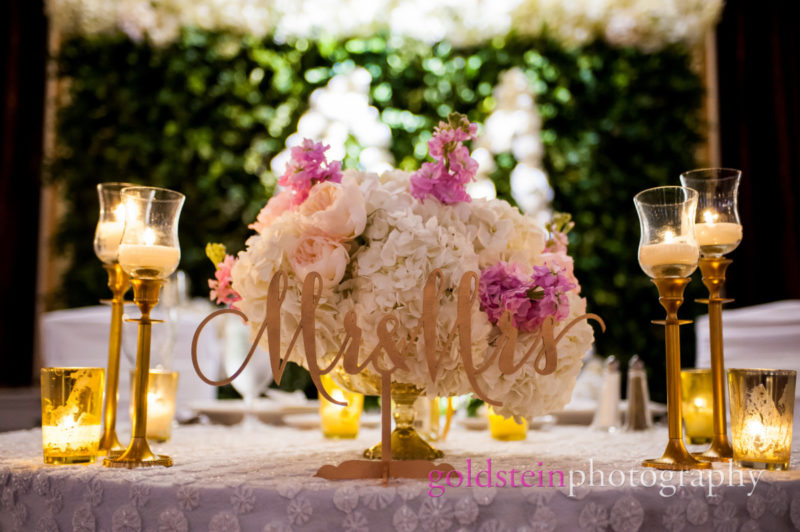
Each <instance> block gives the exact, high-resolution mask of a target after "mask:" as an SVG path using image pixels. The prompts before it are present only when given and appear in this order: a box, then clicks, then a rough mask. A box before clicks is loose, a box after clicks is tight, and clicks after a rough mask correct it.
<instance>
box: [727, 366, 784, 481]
mask: <svg viewBox="0 0 800 532" xmlns="http://www.w3.org/2000/svg"><path fill="white" fill-rule="evenodd" d="M796 379H797V372H795V371H793V370H779V369H775V370H773V369H730V370H728V393H729V395H730V408H731V435H732V437H733V441H732V445H733V461H734V462H735V463H736V465H738V466H740V467H752V468H756V469H769V470H785V469H789V459H790V457H791V452H792V420H793V416H794V391H795V383H796Z"/></svg>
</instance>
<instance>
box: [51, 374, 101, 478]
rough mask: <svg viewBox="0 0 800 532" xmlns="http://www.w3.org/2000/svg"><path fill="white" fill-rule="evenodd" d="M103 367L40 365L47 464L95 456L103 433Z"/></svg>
mask: <svg viewBox="0 0 800 532" xmlns="http://www.w3.org/2000/svg"><path fill="white" fill-rule="evenodd" d="M104 380H105V372H104V370H103V368H42V370H41V388H42V451H43V456H44V462H45V463H46V464H80V463H88V462H93V461H94V460H95V459H96V458H97V451H98V448H99V446H100V438H101V436H102V434H103V430H102V415H103V389H104Z"/></svg>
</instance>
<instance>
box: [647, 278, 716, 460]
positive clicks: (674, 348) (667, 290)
mask: <svg viewBox="0 0 800 532" xmlns="http://www.w3.org/2000/svg"><path fill="white" fill-rule="evenodd" d="M652 281H653V282H654V283H655V285H656V287H658V295H659V298H658V301H659V303H661V306H662V307H664V310H666V311H667V319H666V320H654V321H653V323H654V324H656V325H663V326H664V329H665V337H666V338H665V340H666V354H667V422H668V424H669V441H668V442H667V448H666V449H665V450H664V454H663V455H662V456H661V458H650V459H648V460H645V461H643V462H642V465H643V466H646V467H654V468H656V469H670V470H674V471H680V470H688V469H708V468H710V467H711V464H710V463H709V462H701V461H700V460H698V459H696V458H694V457H693V456H692V455H691V454H689V451H687V450H686V446H685V445H684V444H683V427H682V424H681V423H682V420H681V344H680V326H681V325H686V324H688V323H692V321H691V320H679V319H678V308H680V306H681V305H682V304H683V292H684V290H685V289H686V285H688V284H689V278H688V277H656V278H655V279H652Z"/></svg>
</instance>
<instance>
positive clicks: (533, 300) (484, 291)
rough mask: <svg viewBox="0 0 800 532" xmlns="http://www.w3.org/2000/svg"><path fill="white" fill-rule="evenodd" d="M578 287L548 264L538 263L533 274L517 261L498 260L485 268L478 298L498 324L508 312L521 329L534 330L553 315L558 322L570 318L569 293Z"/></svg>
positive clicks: (492, 320)
mask: <svg viewBox="0 0 800 532" xmlns="http://www.w3.org/2000/svg"><path fill="white" fill-rule="evenodd" d="M574 288H575V284H574V283H572V282H570V281H569V279H568V278H567V277H566V276H565V275H563V272H561V271H554V270H551V269H550V268H548V267H547V266H534V268H533V275H532V276H530V277H529V276H527V275H525V273H524V272H523V271H522V268H521V267H520V266H519V265H518V264H516V263H507V262H498V263H497V264H495V265H494V266H490V267H488V268H485V269H483V270H481V278H480V285H479V287H478V297H479V299H480V306H481V310H483V311H484V312H486V315H487V316H488V317H489V321H490V322H491V323H495V324H496V323H497V322H498V321H499V320H500V317H501V316H502V315H503V313H504V312H506V311H508V312H511V315H512V318H513V322H514V326H515V327H516V328H517V329H518V330H519V331H520V332H530V331H533V330H536V329H538V328H539V327H540V326H541V325H542V323H543V322H544V320H545V318H547V317H549V316H552V317H553V318H555V320H556V321H557V322H559V321H561V320H563V319H564V318H566V317H567V315H568V314H569V301H568V299H567V292H569V291H570V290H572V289H574Z"/></svg>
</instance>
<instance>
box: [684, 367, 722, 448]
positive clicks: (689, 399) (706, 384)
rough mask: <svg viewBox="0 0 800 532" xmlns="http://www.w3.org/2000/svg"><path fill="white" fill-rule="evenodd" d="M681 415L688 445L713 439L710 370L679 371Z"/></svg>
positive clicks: (712, 401)
mask: <svg viewBox="0 0 800 532" xmlns="http://www.w3.org/2000/svg"><path fill="white" fill-rule="evenodd" d="M681 413H682V414H683V428H684V429H685V431H686V437H687V438H688V440H689V443H692V444H695V445H698V444H703V443H709V442H710V441H711V440H712V439H713V437H714V398H713V395H712V384H711V370H710V369H688V370H683V371H681Z"/></svg>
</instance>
